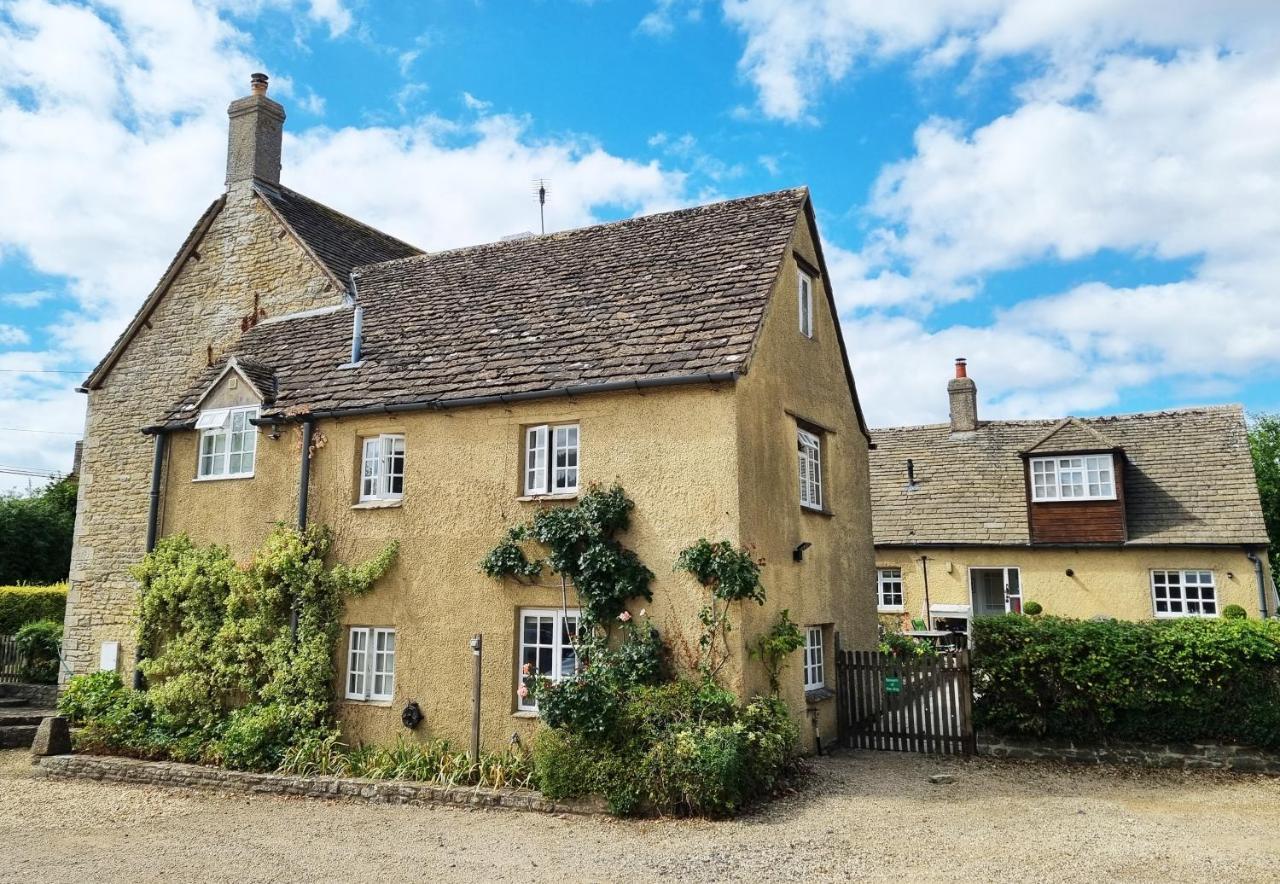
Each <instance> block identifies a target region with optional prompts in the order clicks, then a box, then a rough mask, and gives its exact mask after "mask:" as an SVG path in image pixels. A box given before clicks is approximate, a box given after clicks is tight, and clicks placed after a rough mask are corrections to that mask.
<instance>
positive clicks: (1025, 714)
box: [973, 615, 1280, 749]
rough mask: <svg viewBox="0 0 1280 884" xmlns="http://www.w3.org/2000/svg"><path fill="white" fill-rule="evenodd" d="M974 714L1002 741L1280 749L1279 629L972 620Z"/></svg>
mask: <svg viewBox="0 0 1280 884" xmlns="http://www.w3.org/2000/svg"><path fill="white" fill-rule="evenodd" d="M973 635H974V650H973V681H974V693H975V703H974V717H975V722H976V723H977V725H978V726H979V727H980V728H983V729H986V730H990V731H993V732H995V733H999V734H1007V735H1011V736H1025V737H1037V738H1039V737H1048V738H1054V739H1066V740H1079V741H1085V742H1090V741H1093V742H1096V741H1101V740H1106V739H1118V740H1134V741H1139V742H1192V741H1219V742H1225V743H1243V744H1248V745H1253V746H1259V747H1262V748H1268V749H1275V748H1280V621H1257V620H1193V619H1187V620H1170V621H1146V622H1137V623H1135V622H1125V621H1116V620H1104V621H1078V620H1066V619H1063V618H1059V617H1052V616H1048V617H1039V618H1029V617H1019V616H1016V615H1006V616H1003V617H991V618H984V619H981V620H977V621H975V622H974V628H973Z"/></svg>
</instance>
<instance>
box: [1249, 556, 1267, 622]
mask: <svg viewBox="0 0 1280 884" xmlns="http://www.w3.org/2000/svg"><path fill="white" fill-rule="evenodd" d="M1245 556H1246V557H1247V558H1248V559H1249V561H1251V562H1253V576H1254V578H1255V579H1256V580H1257V581H1258V613H1259V614H1260V615H1261V616H1262V619H1263V620H1266V619H1267V579H1266V577H1265V576H1264V575H1263V573H1262V559H1261V557H1259V555H1258V554H1257V553H1256V552H1254V551H1253V550H1251V549H1247V548H1246V549H1245Z"/></svg>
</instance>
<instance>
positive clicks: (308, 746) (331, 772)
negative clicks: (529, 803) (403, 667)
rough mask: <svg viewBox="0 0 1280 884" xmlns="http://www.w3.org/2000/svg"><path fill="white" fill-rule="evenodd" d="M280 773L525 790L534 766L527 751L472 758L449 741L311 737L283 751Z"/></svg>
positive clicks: (482, 754)
mask: <svg viewBox="0 0 1280 884" xmlns="http://www.w3.org/2000/svg"><path fill="white" fill-rule="evenodd" d="M278 772H279V773H284V774H293V775H295V776H306V777H315V776H330V777H361V778H365V779H372V780H413V781H414V782H420V783H440V784H442V785H445V786H484V787H488V788H493V789H503V788H527V787H528V786H529V784H530V781H531V779H532V775H533V772H532V763H531V761H530V758H529V756H528V754H527V753H523V752H519V751H515V750H513V751H510V752H506V753H503V754H500V755H499V754H492V753H481V755H480V757H479V758H478V759H473V758H472V757H471V754H470V753H469V752H462V751H458V750H456V749H454V748H453V746H451V745H450V744H449V742H448V741H447V740H431V741H429V742H426V743H416V742H410V741H407V740H405V739H404V738H403V737H401V738H400V739H399V740H397V742H396V744H395V745H394V746H360V747H357V748H355V749H350V748H348V747H346V746H344V745H343V744H342V743H341V742H340V741H339V739H338V735H337V734H336V733H328V734H324V735H315V736H312V737H310V738H308V739H306V740H304V741H302V742H301V743H299V744H298V745H296V746H294V747H292V748H290V749H289V750H288V751H286V752H285V754H284V757H283V759H282V760H281V762H280V767H279V769H278Z"/></svg>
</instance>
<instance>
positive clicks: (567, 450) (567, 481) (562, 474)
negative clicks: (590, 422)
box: [523, 424, 580, 495]
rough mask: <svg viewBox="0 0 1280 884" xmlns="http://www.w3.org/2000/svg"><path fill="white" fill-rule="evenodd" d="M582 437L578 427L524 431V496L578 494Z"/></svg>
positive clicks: (552, 426)
mask: <svg viewBox="0 0 1280 884" xmlns="http://www.w3.org/2000/svg"><path fill="white" fill-rule="evenodd" d="M579 435H580V434H579V430H578V425H577V424H539V425H537V426H533V427H525V431H524V470H523V472H524V493H525V494H529V495H532V494H574V493H576V492H577V490H578V440H579Z"/></svg>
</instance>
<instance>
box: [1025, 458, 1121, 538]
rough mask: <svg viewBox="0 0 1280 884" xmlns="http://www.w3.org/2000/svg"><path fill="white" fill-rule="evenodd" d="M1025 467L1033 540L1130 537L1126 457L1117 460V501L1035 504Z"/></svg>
mask: <svg viewBox="0 0 1280 884" xmlns="http://www.w3.org/2000/svg"><path fill="white" fill-rule="evenodd" d="M1024 468H1025V469H1026V488H1027V521H1028V524H1029V526H1030V528H1031V542H1032V543H1124V542H1125V541H1126V540H1128V539H1129V531H1128V526H1127V525H1126V523H1125V514H1124V458H1123V457H1116V458H1115V459H1114V469H1115V484H1116V499H1115V500H1071V501H1061V500H1060V501H1053V502H1046V503H1036V502H1034V501H1032V499H1031V475H1030V466H1029V463H1024Z"/></svg>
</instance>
